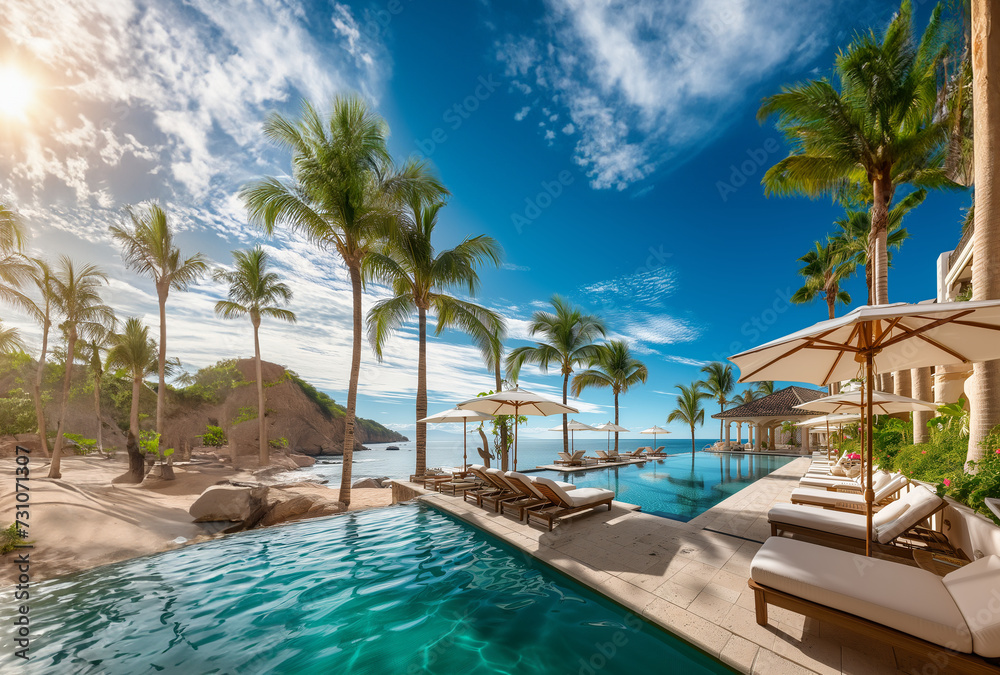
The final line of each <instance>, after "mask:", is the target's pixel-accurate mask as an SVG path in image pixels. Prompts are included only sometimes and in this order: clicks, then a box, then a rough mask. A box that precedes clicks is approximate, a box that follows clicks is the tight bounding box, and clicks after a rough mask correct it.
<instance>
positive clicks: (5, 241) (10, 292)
mask: <svg viewBox="0 0 1000 675" xmlns="http://www.w3.org/2000/svg"><path fill="white" fill-rule="evenodd" d="M24 239H25V229H24V224H23V223H22V222H21V218H20V216H18V214H17V213H16V212H15V211H14V210H13V209H11V208H9V207H7V206H5V205H4V204H0V301H3V302H7V303H9V304H12V305H16V306H18V307H21V308H23V309H26V310H28V311H29V312H30V311H31V308H30V305H31V300H30V299H29V298H28V297H27V296H26V295H24V294H23V293H22V292H21V291H20V288H21V286H23V285H24V284H25V283H28V282H29V281H31V279H32V276H33V272H34V268H33V266H32V264H31V261H30V260H29V259H28V258H26V257H25V256H24V255H23V254H22V253H21V247H22V246H23V244H24Z"/></svg>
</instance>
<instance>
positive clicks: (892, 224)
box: [831, 190, 927, 318]
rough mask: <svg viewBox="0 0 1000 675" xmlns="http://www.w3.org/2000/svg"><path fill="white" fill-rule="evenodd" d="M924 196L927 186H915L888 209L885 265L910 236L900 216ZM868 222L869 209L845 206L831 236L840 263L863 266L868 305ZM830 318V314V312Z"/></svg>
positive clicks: (870, 258) (870, 298)
mask: <svg viewBox="0 0 1000 675" xmlns="http://www.w3.org/2000/svg"><path fill="white" fill-rule="evenodd" d="M926 197H927V190H915V191H914V192H911V193H910V194H908V195H906V197H904V198H903V199H901V200H900V201H899V203H898V204H896V205H895V206H893V207H892V208H891V209H890V210H889V224H888V226H887V227H886V232H887V234H886V265H887V266H888V267H891V266H892V252H893V251H894V250H897V249H899V247H900V246H902V245H903V242H905V241H906V240H907V239H909V238H910V233H909V232H907V231H906V228H904V227H903V217H904V216H905V215H906V214H907V213H909V212H910V211H912V210H913V209H915V208H916V207H917V206H919V205H920V204H921V203H922V202H923V201H924V199H925V198H926ZM871 223H872V216H871V211H870V210H859V209H857V208H853V207H851V206H848V207H847V209H846V211H845V213H844V217H843V218H840V219H838V220H836V221H834V225H836V226H837V232H836V233H835V234H834V235H833V237H832V238H831V243H832V244H833V247H834V249H835V250H836V252H837V257H838V258H840V259H841V260H843V265H849V266H850V269H851V272H852V273H853V272H854V271H855V270H856V269H857V268H858V267H863V268H864V270H865V283H866V285H867V287H868V304H869V305H871V304H873V303H874V302H875V301H874V297H875V295H874V291H875V288H874V279H873V272H874V270H873V261H874V256H873V255H872V250H873V247H872V241H871V229H872V227H871ZM831 318H833V317H832V315H831Z"/></svg>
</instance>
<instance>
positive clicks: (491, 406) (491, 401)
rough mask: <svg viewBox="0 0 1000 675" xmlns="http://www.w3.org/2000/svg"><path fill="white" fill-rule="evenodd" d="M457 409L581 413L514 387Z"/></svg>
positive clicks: (469, 401) (529, 412)
mask: <svg viewBox="0 0 1000 675" xmlns="http://www.w3.org/2000/svg"><path fill="white" fill-rule="evenodd" d="M455 407H456V408H460V409H462V410H478V411H479V412H484V413H487V414H488V415H515V416H516V415H541V416H542V417H548V416H549V415H563V414H578V413H579V412H580V411H579V410H577V409H576V408H573V407H571V406H568V405H563V404H562V403H559V402H558V401H553V400H552V399H549V398H545V397H544V396H542V395H541V394H536V393H535V392H533V391H528V390H527V389H521V388H520V387H514V388H513V389H510V390H508V391H498V392H497V393H495V394H490V395H489V396H479V397H477V398H470V399H469V400H468V401H463V402H462V403H459V404H458V405H457V406H455ZM517 427H518V425H517V423H516V422H515V424H514V470H515V471H516V470H517Z"/></svg>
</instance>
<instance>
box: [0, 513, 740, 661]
mask: <svg viewBox="0 0 1000 675" xmlns="http://www.w3.org/2000/svg"><path fill="white" fill-rule="evenodd" d="M32 598H33V605H32V613H31V625H32V628H33V641H32V658H31V661H30V666H31V668H30V672H38V673H74V674H76V673H146V672H166V673H185V674H189V675H194V674H195V673H237V672H238V673H337V674H338V675H339V674H345V675H346V674H362V673H363V674H369V673H370V674H372V675H375V674H378V675H382V674H387V675H410V674H416V673H431V674H433V673H447V674H448V675H473V674H483V675H485V674H487V673H489V674H491V675H492V674H495V673H511V674H514V673H516V674H517V675H525V674H528V675H533V674H538V675H543V674H544V675H554V674H559V675H562V674H566V675H577V674H579V675H595V674H596V673H598V672H600V673H630V674H634V673H657V672H664V670H663V669H664V667H666V664H669V669H670V671H671V672H677V673H727V672H731V671H730V670H728V669H727V668H726V667H725V666H723V665H722V664H720V663H718V662H716V661H714V660H712V659H710V658H709V657H707V656H705V655H704V654H702V653H701V652H699V651H697V650H695V649H694V648H692V647H690V646H688V645H687V644H686V643H683V642H681V641H680V640H677V639H675V638H673V637H672V636H670V635H669V634H667V633H665V632H663V631H661V630H659V629H657V628H656V627H654V626H652V625H651V624H648V623H646V622H644V621H641V620H639V619H637V618H636V617H635V616H634V615H632V614H631V613H630V612H628V611H627V610H625V609H624V608H621V607H619V606H617V605H615V604H614V603H611V602H609V601H607V600H605V599H604V598H602V597H601V596H598V595H596V594H594V593H592V592H590V591H589V590H587V589H585V588H584V587H583V586H581V585H579V584H576V583H575V582H573V581H571V580H569V579H568V578H567V577H564V576H562V575H560V574H558V573H556V572H553V571H552V570H550V569H549V568H547V567H545V566H543V565H541V564H540V563H538V562H537V561H535V560H534V559H533V558H530V557H529V556H525V555H523V554H521V553H519V552H516V551H515V550H514V549H510V548H508V547H507V546H506V545H503V544H501V543H500V542H499V541H497V540H495V539H493V538H492V537H490V536H488V535H486V534H483V533H481V532H479V531H478V530H475V529H474V528H472V527H470V526H467V525H465V524H462V523H460V522H458V521H456V520H453V519H452V518H450V517H448V516H446V515H444V514H441V513H439V512H437V511H435V510H434V509H432V508H430V507H426V506H420V505H401V506H395V507H389V508H385V509H376V510H372V511H365V512H360V513H357V514H349V515H345V516H334V517H331V518H324V519H319V520H313V521H308V522H304V523H299V524H294V525H289V526H285V527H279V528H273V529H268V530H260V531H255V532H249V533H245V534H239V535H234V536H230V537H227V538H224V539H220V540H217V541H212V542H208V543H205V544H200V545H195V546H189V547H186V548H182V549H178V550H176V551H171V552H167V553H163V554H159V555H155V556H150V557H146V558H140V559H136V560H132V561H128V562H124V563H119V564H116V565H111V566H108V567H102V568H99V569H95V570H90V571H88V572H83V573H79V574H75V575H71V576H68V577H63V578H61V579H57V580H52V581H49V582H43V583H40V584H37V585H36V586H35V588H34V589H33V593H32ZM0 612H3V616H11V614H10V613H9V608H8V607H2V606H0ZM10 651H11V650H4V653H3V654H2V655H0V666H2V668H0V670H6V669H9V668H11V667H12V666H13V664H14V660H13V657H12V655H11V653H10Z"/></svg>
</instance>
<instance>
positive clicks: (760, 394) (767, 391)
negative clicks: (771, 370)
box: [757, 380, 774, 398]
mask: <svg viewBox="0 0 1000 675" xmlns="http://www.w3.org/2000/svg"><path fill="white" fill-rule="evenodd" d="M773 393H774V381H773V380H761V381H760V382H758V383H757V398H764V397H765V396H770V395H771V394H773Z"/></svg>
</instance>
